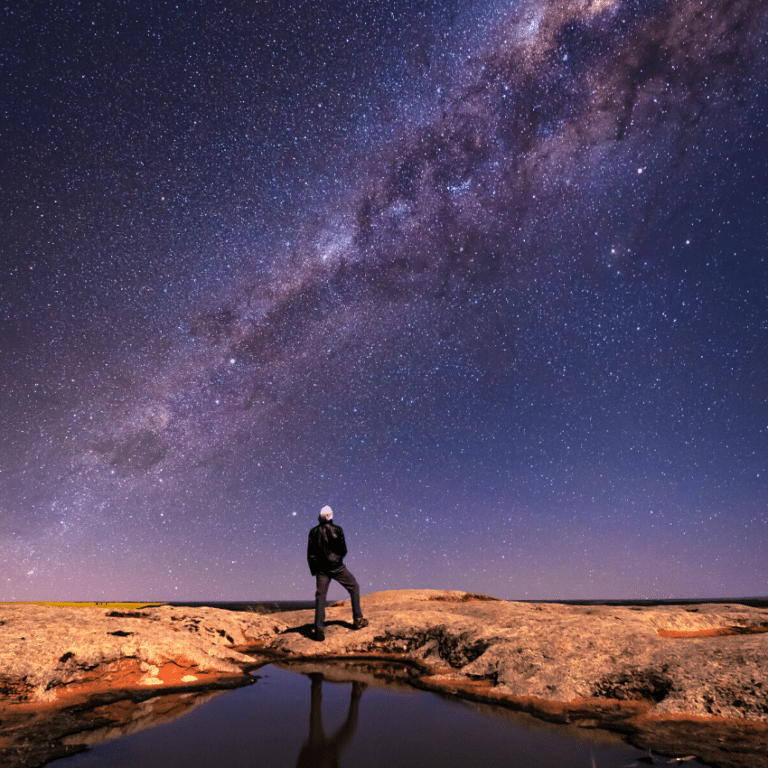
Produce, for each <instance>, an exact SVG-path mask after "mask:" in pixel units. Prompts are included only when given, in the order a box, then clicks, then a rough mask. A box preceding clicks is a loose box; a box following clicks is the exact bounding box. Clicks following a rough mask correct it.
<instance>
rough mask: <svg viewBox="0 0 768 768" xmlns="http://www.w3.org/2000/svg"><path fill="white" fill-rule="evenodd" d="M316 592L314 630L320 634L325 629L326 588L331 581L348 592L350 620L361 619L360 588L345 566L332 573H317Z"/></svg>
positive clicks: (335, 569)
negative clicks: (350, 600) (350, 607)
mask: <svg viewBox="0 0 768 768" xmlns="http://www.w3.org/2000/svg"><path fill="white" fill-rule="evenodd" d="M315 578H316V579H317V591H316V592H315V629H316V630H318V631H319V632H322V631H323V630H324V629H325V596H326V595H327V594H328V586H329V585H330V583H331V579H334V581H338V582H339V584H341V586H342V587H344V589H346V590H347V592H349V596H350V597H351V598H352V619H353V620H354V619H359V618H362V615H363V612H362V611H361V610H360V586H359V585H358V583H357V581H355V577H354V576H353V575H352V574H351V573H350V572H349V571H348V570H347V567H346V566H345V565H340V566H339V567H338V568H334V569H333V570H332V571H325V573H318V574H316V575H315Z"/></svg>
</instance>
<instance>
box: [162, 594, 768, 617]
mask: <svg viewBox="0 0 768 768" xmlns="http://www.w3.org/2000/svg"><path fill="white" fill-rule="evenodd" d="M496 599H498V600H499V601H501V602H507V603H526V604H529V605H606V606H616V607H627V608H629V607H635V606H639V607H645V608H654V607H656V606H663V605H704V604H712V605H730V604H736V605H746V606H748V607H749V608H768V597H729V598H726V597H716V598H702V599H698V598H683V599H673V598H662V599H655V598H649V599H638V600H504V599H503V598H496ZM338 602H341V601H338ZM165 605H172V606H175V607H182V606H184V607H189V608H203V607H207V608H221V609H223V610H227V611H246V612H250V613H262V614H267V613H285V612H287V611H305V610H309V609H311V608H314V606H315V603H314V601H313V600H253V601H247V600H232V601H229V600H213V601H210V600H209V601H205V600H200V601H184V600H179V601H174V602H168V603H165Z"/></svg>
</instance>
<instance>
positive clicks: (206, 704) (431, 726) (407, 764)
mask: <svg viewBox="0 0 768 768" xmlns="http://www.w3.org/2000/svg"><path fill="white" fill-rule="evenodd" d="M396 667H398V668H396ZM409 674H410V672H409V670H408V668H407V667H405V666H404V665H391V664H390V665H381V664H374V663H370V662H344V663H338V664H329V663H327V662H324V663H317V662H316V663H312V662H303V663H297V664H293V665H291V666H285V665H267V666H265V667H262V668H261V669H260V670H258V672H257V673H255V682H254V684H253V685H250V686H247V687H245V688H240V689H237V690H234V691H229V692H225V693H220V694H208V695H207V696H204V697H202V698H201V699H200V700H199V702H198V703H196V704H195V705H194V706H190V707H189V708H188V709H187V710H186V711H185V712H184V713H183V714H181V715H180V716H178V717H176V718H175V719H173V720H171V721H170V722H160V724H157V720H156V719H155V720H153V719H152V718H148V719H146V720H144V721H143V722H142V720H141V719H140V718H137V719H134V721H133V722H132V723H131V724H130V725H129V726H126V727H125V728H124V729H116V728H115V727H113V726H112V727H109V728H104V729H102V730H99V731H91V732H89V733H83V734H73V735H72V736H70V737H69V739H70V741H69V744H70V746H71V747H74V748H78V747H79V748H87V749H88V751H87V752H82V753H80V754H77V755H74V756H72V757H67V758H64V759H60V760H55V761H53V762H51V763H49V764H48V765H49V766H50V767H51V768H139V767H140V768H182V766H183V768H222V767H223V766H226V768H246V766H247V767H248V768H255V766H270V768H281V767H282V766H286V767H290V768H293V767H294V766H295V767H296V768H313V767H317V768H321V767H322V768H324V767H325V766H335V765H339V766H343V768H392V767H393V766H397V768H438V767H439V768H473V767H474V766H477V767H478V768H480V766H482V768H510V767H513V766H515V767H517V768H625V767H626V766H642V765H646V764H650V763H656V762H658V763H659V764H668V763H669V762H670V760H674V759H675V758H689V759H687V760H685V761H684V762H682V763H681V764H683V765H686V766H689V767H690V768H703V766H704V765H705V764H704V763H701V762H699V761H697V760H696V759H692V758H691V756H690V755H672V756H667V757H661V756H659V755H657V754H654V753H649V752H648V751H643V750H640V749H637V748H635V747H632V746H630V745H628V744H626V743H625V742H624V741H623V740H622V739H621V737H620V736H618V735H617V734H615V733H611V732H609V731H602V730H599V729H584V728H579V727H577V726H574V725H557V724H552V723H546V722H543V721H541V720H537V719H536V718H534V717H532V716H530V715H526V714H524V713H519V712H514V711H512V710H509V709H506V708H503V707H498V706H493V705H487V704H477V703H472V702H467V701H462V700H459V699H456V698H452V697H447V696H442V695H440V694H434V693H428V692H424V691H418V690H416V689H414V688H412V687H411V686H410V685H408V683H407V677H408V675H409ZM128 730H132V731H133V732H130V733H126V731H128Z"/></svg>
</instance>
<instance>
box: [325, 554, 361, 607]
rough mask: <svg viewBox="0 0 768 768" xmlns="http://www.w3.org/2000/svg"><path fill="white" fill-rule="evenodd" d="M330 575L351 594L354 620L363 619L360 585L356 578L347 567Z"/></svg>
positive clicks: (343, 566) (338, 569)
mask: <svg viewBox="0 0 768 768" xmlns="http://www.w3.org/2000/svg"><path fill="white" fill-rule="evenodd" d="M330 575H331V577H332V578H334V579H336V581H338V582H339V584H341V586H342V587H344V589H346V590H347V592H349V596H350V597H351V598H352V618H353V619H354V620H358V619H362V618H363V612H362V610H360V585H359V584H358V583H357V581H356V580H355V577H354V576H353V575H352V574H351V573H350V572H349V569H348V568H347V567H346V566H345V565H342V566H341V568H337V569H336V570H334V571H331V574H330Z"/></svg>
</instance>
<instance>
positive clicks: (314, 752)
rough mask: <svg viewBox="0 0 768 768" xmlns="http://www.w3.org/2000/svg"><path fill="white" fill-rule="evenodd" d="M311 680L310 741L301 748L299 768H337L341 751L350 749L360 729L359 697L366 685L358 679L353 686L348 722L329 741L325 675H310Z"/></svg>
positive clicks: (312, 673) (297, 764) (297, 767)
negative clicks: (325, 702)
mask: <svg viewBox="0 0 768 768" xmlns="http://www.w3.org/2000/svg"><path fill="white" fill-rule="evenodd" d="M309 679H310V680H311V681H312V689H311V693H310V709H309V738H308V739H307V741H306V743H305V744H304V746H303V747H302V748H301V752H300V753H299V759H298V761H297V763H296V768H336V766H338V764H339V756H340V755H341V752H342V750H343V749H344V747H346V746H347V744H348V743H349V741H350V739H351V738H352V736H353V735H354V733H355V729H356V728H357V712H358V708H359V706H360V697H361V696H362V695H363V691H364V690H365V688H366V685H365V684H364V683H361V682H359V681H358V680H355V681H354V682H353V683H352V695H351V697H350V699H349V711H348V712H347V719H346V720H345V721H344V722H343V723H342V725H341V727H340V728H339V729H338V730H337V731H336V733H335V734H334V735H333V736H331V738H330V739H327V738H326V737H325V731H324V730H323V675H322V673H321V672H310V674H309Z"/></svg>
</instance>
